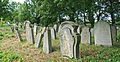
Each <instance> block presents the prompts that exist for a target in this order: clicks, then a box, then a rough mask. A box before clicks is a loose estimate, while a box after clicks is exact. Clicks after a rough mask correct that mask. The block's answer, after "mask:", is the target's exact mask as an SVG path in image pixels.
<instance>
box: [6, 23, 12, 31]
mask: <svg viewBox="0 0 120 62" xmlns="http://www.w3.org/2000/svg"><path fill="white" fill-rule="evenodd" d="M7 24H8V26H9V28H10V29H11V31H12V32H14V27H12V26H11V24H10V22H7Z"/></svg>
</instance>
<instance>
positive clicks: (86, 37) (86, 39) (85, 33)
mask: <svg viewBox="0 0 120 62" xmlns="http://www.w3.org/2000/svg"><path fill="white" fill-rule="evenodd" d="M90 38H91V37H90V29H89V28H88V27H83V28H82V32H81V43H83V44H87V43H88V44H90V43H91V39H90Z"/></svg>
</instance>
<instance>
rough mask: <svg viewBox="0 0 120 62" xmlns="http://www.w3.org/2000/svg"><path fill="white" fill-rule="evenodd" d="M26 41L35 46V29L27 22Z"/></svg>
mask: <svg viewBox="0 0 120 62" xmlns="http://www.w3.org/2000/svg"><path fill="white" fill-rule="evenodd" d="M25 25H26V39H27V41H28V42H30V43H31V44H34V35H33V29H32V28H31V26H30V22H29V21H27V22H26V24H25Z"/></svg>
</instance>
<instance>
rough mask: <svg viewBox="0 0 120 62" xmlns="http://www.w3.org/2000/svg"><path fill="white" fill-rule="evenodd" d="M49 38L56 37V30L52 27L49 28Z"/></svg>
mask: <svg viewBox="0 0 120 62" xmlns="http://www.w3.org/2000/svg"><path fill="white" fill-rule="evenodd" d="M51 38H52V39H53V40H55V39H56V31H55V29H54V28H52V29H51Z"/></svg>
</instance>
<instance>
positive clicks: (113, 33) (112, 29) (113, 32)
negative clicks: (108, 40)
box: [111, 25, 117, 41]
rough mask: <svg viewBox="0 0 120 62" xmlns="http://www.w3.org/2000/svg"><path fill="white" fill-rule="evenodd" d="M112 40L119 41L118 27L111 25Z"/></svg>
mask: <svg viewBox="0 0 120 62" xmlns="http://www.w3.org/2000/svg"><path fill="white" fill-rule="evenodd" d="M111 33H112V40H113V41H117V29H116V26H112V25H111Z"/></svg>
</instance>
